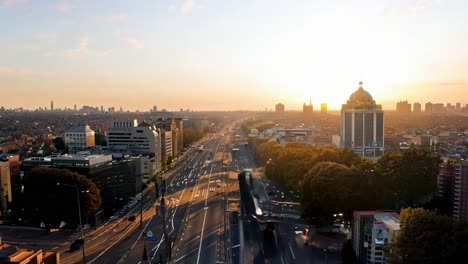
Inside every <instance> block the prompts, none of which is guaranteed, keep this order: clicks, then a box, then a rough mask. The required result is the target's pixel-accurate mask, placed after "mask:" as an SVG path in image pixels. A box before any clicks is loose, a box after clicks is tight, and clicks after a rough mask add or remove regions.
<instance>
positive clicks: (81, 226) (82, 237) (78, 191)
mask: <svg viewBox="0 0 468 264" xmlns="http://www.w3.org/2000/svg"><path fill="white" fill-rule="evenodd" d="M57 186H66V187H72V188H75V190H76V200H77V202H78V218H79V223H80V231H81V239H82V240H83V245H82V246H81V248H82V250H83V264H86V255H85V248H84V247H85V246H84V236H83V225H82V223H81V204H80V190H79V189H78V186H76V185H71V184H66V183H60V182H57Z"/></svg>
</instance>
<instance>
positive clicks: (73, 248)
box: [69, 239, 84, 252]
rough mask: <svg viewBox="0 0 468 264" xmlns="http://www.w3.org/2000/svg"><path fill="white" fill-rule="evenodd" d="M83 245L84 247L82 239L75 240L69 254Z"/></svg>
mask: <svg viewBox="0 0 468 264" xmlns="http://www.w3.org/2000/svg"><path fill="white" fill-rule="evenodd" d="M83 245H84V239H77V240H75V241H73V243H71V245H70V250H69V252H73V251H75V250H78V249H80V248H81V247H82V246H83Z"/></svg>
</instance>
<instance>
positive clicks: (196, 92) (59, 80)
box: [0, 0, 468, 111]
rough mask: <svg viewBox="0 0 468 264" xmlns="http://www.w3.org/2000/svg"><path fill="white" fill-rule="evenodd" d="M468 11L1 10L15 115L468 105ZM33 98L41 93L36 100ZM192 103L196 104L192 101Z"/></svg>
mask: <svg viewBox="0 0 468 264" xmlns="http://www.w3.org/2000/svg"><path fill="white" fill-rule="evenodd" d="M467 8H468V5H467V4H466V3H464V2H463V1H452V2H450V3H448V2H444V1H436V0H434V1H430V0H427V1H413V2H409V3H408V2H405V1H392V2H391V3H382V2H380V3H376V2H375V1H365V2H361V3H360V4H359V5H358V4H352V3H346V2H342V1H333V2H329V1H327V2H325V1H314V3H310V2H309V1H295V2H293V3H290V2H284V1H254V2H250V1H239V2H235V3H226V2H223V1H211V0H180V1H178V0H177V1H176V0H173V1H169V0H168V1H158V2H146V3H144V2H138V3H136V4H135V3H133V2H128V1H102V2H99V3H98V4H96V3H94V2H93V1H41V2H40V3H39V2H35V1H27V0H3V1H0V17H1V18H0V22H1V23H0V34H1V35H2V42H1V43H0V57H1V62H0V79H1V80H2V84H1V88H2V93H3V94H2V95H3V97H4V98H9V99H8V100H5V101H4V102H3V103H2V104H3V106H5V107H6V108H16V107H24V108H27V109H36V108H38V107H39V106H42V107H44V106H48V105H49V104H50V101H51V100H53V101H54V108H56V109H58V108H62V109H63V108H65V107H68V108H73V106H74V105H75V104H77V105H79V106H81V105H92V106H101V105H104V106H116V107H120V106H122V107H123V108H124V109H129V110H131V111H134V110H137V109H138V110H140V111H143V110H145V111H147V110H148V109H150V108H151V107H152V106H153V105H157V106H158V109H163V108H165V109H168V110H171V111H172V110H178V109H179V108H181V107H182V108H184V109H187V108H189V109H193V110H195V111H200V110H263V109H265V108H267V109H272V108H274V105H275V104H276V103H279V102H282V103H283V104H285V106H286V110H292V109H294V110H295V109H297V110H300V109H301V107H302V104H303V103H304V102H308V101H309V99H312V103H313V104H314V106H316V107H314V108H316V109H318V107H317V106H319V105H320V103H323V102H325V103H327V104H328V109H330V110H338V109H340V107H341V104H343V103H344V102H346V100H347V98H348V95H349V94H350V93H352V92H353V91H354V90H356V88H357V83H358V82H359V81H363V82H364V89H366V90H367V91H369V92H370V93H371V94H372V95H373V97H374V99H375V100H376V101H378V102H379V103H380V104H382V106H383V109H395V104H396V102H398V101H400V100H408V101H409V102H412V103H414V102H419V103H421V104H424V103H426V102H429V101H430V102H433V103H444V104H445V103H452V104H455V103H457V102H460V103H462V105H463V106H464V105H465V104H466V103H467V102H468V95H467V94H466V92H464V91H466V89H467V83H468V82H467V79H466V76H464V75H465V74H466V72H464V69H466V68H468V64H467V61H468V60H467V59H468V48H467V47H468V45H466V44H468V34H466V33H468V32H467V31H468V29H467V28H466V27H465V26H464V25H466V24H467V22H468V21H467V20H468V19H467V18H466V17H465V16H464V13H465V12H464V10H466V9H467ZM30 95H34V96H30ZM181 95H184V96H181Z"/></svg>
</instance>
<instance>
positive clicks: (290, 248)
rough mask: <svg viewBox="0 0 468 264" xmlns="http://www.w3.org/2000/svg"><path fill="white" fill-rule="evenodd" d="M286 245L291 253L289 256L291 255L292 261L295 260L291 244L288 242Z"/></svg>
mask: <svg viewBox="0 0 468 264" xmlns="http://www.w3.org/2000/svg"><path fill="white" fill-rule="evenodd" d="M288 245H289V250H290V251H291V255H292V257H293V259H294V260H295V259H296V256H295V255H294V252H293V250H292V247H291V243H289V242H288Z"/></svg>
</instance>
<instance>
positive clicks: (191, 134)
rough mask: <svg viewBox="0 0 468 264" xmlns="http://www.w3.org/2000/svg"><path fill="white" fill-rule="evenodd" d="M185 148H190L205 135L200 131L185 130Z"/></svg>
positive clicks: (188, 128)
mask: <svg viewBox="0 0 468 264" xmlns="http://www.w3.org/2000/svg"><path fill="white" fill-rule="evenodd" d="M183 134H184V135H183V138H184V146H190V145H191V144H192V143H194V142H196V141H197V140H199V139H201V138H202V137H203V134H202V132H201V131H199V130H194V129H192V128H190V127H187V128H184V131H183Z"/></svg>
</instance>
